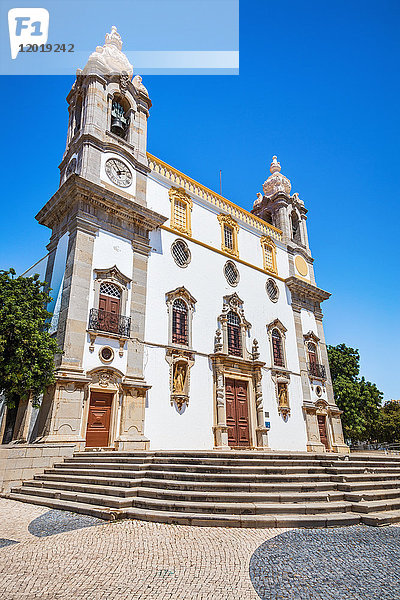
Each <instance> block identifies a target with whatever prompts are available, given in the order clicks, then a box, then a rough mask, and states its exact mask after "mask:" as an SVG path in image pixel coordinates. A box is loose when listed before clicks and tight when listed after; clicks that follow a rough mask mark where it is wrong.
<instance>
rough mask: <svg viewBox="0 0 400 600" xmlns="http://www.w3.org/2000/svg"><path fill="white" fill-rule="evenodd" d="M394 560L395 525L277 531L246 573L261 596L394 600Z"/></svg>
mask: <svg viewBox="0 0 400 600" xmlns="http://www.w3.org/2000/svg"><path fill="white" fill-rule="evenodd" d="M399 562H400V528H399V527H381V528H375V527H366V526H363V525H356V526H353V527H338V528H334V529H294V530H292V531H287V532H285V533H281V534H280V535H278V536H277V537H275V538H273V539H270V540H268V541H266V542H265V543H264V544H262V545H261V546H260V547H259V548H257V550H256V552H255V553H254V554H253V556H252V557H251V560H250V569H249V571H250V577H251V579H252V581H253V584H254V587H255V589H256V590H257V592H258V594H259V596H260V598H262V599H263V600H270V599H272V598H273V599H275V598H279V600H295V599H296V600H297V599H299V600H300V599H303V598H305V599H307V600H322V599H323V600H398V599H399V598H400V571H399ZM278 590H279V592H278Z"/></svg>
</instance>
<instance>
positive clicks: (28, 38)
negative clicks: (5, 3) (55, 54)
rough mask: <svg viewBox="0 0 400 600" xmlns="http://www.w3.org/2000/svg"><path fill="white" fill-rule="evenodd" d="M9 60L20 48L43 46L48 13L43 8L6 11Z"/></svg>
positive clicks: (47, 24) (46, 32) (47, 25)
mask: <svg viewBox="0 0 400 600" xmlns="http://www.w3.org/2000/svg"><path fill="white" fill-rule="evenodd" d="M8 32H9V34H10V49H11V58H12V59H14V58H17V55H18V52H19V48H20V46H21V45H22V46H26V44H38V45H39V44H45V43H46V42H47V36H48V33H49V11H48V10H46V9H45V8H11V9H10V10H9V11H8Z"/></svg>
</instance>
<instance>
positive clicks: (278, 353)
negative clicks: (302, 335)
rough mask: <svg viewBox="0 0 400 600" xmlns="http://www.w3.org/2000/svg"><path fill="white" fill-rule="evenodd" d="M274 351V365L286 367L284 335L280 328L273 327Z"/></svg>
mask: <svg viewBox="0 0 400 600" xmlns="http://www.w3.org/2000/svg"><path fill="white" fill-rule="evenodd" d="M272 352H273V357H274V365H275V366H276V367H284V366H285V363H284V359H283V344H282V336H281V334H280V332H279V331H278V329H273V331H272Z"/></svg>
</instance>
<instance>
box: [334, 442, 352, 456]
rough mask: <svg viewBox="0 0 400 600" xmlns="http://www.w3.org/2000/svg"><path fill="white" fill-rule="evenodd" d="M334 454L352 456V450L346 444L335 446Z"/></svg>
mask: <svg viewBox="0 0 400 600" xmlns="http://www.w3.org/2000/svg"><path fill="white" fill-rule="evenodd" d="M332 452H337V453H338V454H350V448H349V447H348V446H347V445H346V444H333V446H332Z"/></svg>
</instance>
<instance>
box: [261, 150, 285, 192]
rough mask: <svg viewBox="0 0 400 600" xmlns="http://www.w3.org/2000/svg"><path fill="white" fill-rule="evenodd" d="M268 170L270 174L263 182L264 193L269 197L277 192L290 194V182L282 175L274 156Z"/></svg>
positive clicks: (279, 165)
mask: <svg viewBox="0 0 400 600" xmlns="http://www.w3.org/2000/svg"><path fill="white" fill-rule="evenodd" d="M269 170H270V171H271V175H270V176H269V177H268V179H267V181H265V182H264V185H263V192H264V195H265V196H268V197H271V196H273V195H274V194H276V193H277V192H283V193H285V194H286V195H288V196H290V190H291V189H292V184H291V183H290V181H289V179H288V178H287V177H285V176H284V175H282V173H281V164H280V163H279V162H278V158H277V157H276V156H273V157H272V163H271V166H270V168H269Z"/></svg>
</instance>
